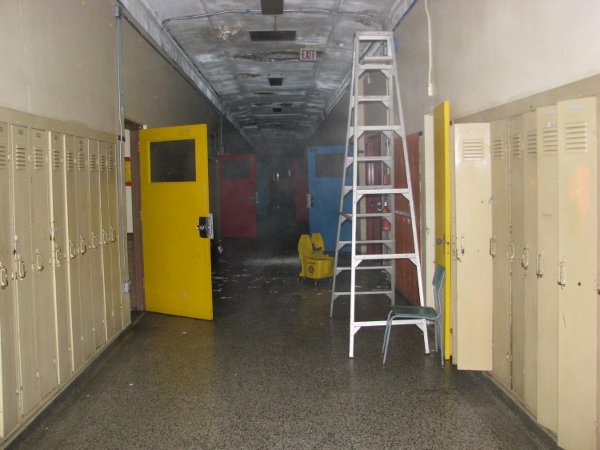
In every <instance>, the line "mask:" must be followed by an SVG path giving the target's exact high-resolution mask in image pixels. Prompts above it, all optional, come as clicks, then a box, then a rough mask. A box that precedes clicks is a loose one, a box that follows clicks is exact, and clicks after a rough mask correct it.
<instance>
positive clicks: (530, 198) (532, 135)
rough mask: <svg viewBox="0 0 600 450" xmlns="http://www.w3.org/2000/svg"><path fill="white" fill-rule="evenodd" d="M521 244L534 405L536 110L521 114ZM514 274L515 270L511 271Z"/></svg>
mask: <svg viewBox="0 0 600 450" xmlns="http://www.w3.org/2000/svg"><path fill="white" fill-rule="evenodd" d="M523 139H524V142H523V247H522V248H520V249H519V253H520V267H519V268H518V271H519V276H520V277H521V278H522V279H523V293H524V295H523V306H524V325H525V329H524V335H523V337H524V344H525V347H524V366H523V384H524V391H523V400H524V402H525V406H526V407H527V408H528V409H529V410H530V411H532V412H533V413H535V411H536V409H537V406H536V404H537V274H536V255H537V196H538V190H537V148H538V147H537V128H536V113H535V112H529V113H525V114H523ZM513 277H514V274H513Z"/></svg>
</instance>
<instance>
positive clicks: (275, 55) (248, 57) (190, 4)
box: [124, 0, 414, 153]
mask: <svg viewBox="0 0 600 450" xmlns="http://www.w3.org/2000/svg"><path fill="white" fill-rule="evenodd" d="M138 2H139V3H141V4H142V5H144V6H145V7H146V8H147V9H148V10H149V12H150V14H151V16H152V17H155V18H156V19H157V20H158V21H159V23H160V33H159V39H160V45H162V46H163V48H164V47H165V45H164V43H165V41H167V40H168V41H170V42H171V43H174V44H175V45H174V47H175V48H176V49H177V47H178V49H177V50H178V51H180V52H181V53H183V55H182V56H183V58H184V59H185V60H187V61H188V63H191V65H192V67H193V70H195V71H197V72H199V73H198V75H199V77H198V78H199V80H200V81H199V83H200V84H205V86H201V87H202V89H203V90H204V91H206V92H209V93H210V95H209V98H210V99H211V100H212V101H213V102H214V103H215V104H217V106H218V107H219V108H220V109H221V110H222V111H223V112H224V113H225V114H226V115H227V117H228V118H229V119H230V120H231V121H232V123H233V124H234V125H235V126H236V127H238V129H240V131H241V132H242V134H243V135H244V136H246V138H247V139H248V140H249V141H250V143H251V144H252V145H253V146H254V147H255V149H256V150H258V151H260V150H261V149H267V148H268V149H269V151H271V152H272V151H277V152H283V153H287V152H291V151H295V150H299V149H302V148H304V146H305V144H306V140H307V139H308V138H309V137H310V136H311V134H312V133H313V132H314V131H315V130H316V128H317V127H318V125H319V124H320V123H321V121H322V120H323V119H324V117H325V116H326V114H327V113H328V112H329V111H330V110H331V108H333V106H334V105H335V104H336V103H337V101H338V100H339V98H340V97H341V96H342V95H343V92H344V90H345V89H344V88H345V86H346V84H347V81H348V78H349V74H350V70H351V65H352V44H353V36H354V33H355V32H357V31H364V30H382V29H393V28H394V27H395V25H397V23H398V22H399V21H400V20H401V18H402V17H403V15H404V14H405V13H406V11H407V10H408V9H410V6H412V3H414V0H413V1H410V0H285V2H284V12H283V14H282V15H263V14H262V13H261V2H260V0H237V1H231V0H138ZM124 3H132V2H124ZM138 6H139V5H138ZM274 29H277V30H293V31H296V33H297V37H296V40H295V41H280V42H274V41H268V42H255V41H251V40H250V33H249V32H250V31H259V30H264V31H268V30H274ZM303 48H310V49H315V50H316V54H317V59H316V61H314V62H312V61H300V50H301V49H303ZM269 76H271V77H273V76H275V77H277V76H281V77H283V83H282V85H281V86H271V85H270V83H269Z"/></svg>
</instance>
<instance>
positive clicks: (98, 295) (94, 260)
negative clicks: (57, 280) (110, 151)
mask: <svg viewBox="0 0 600 450" xmlns="http://www.w3.org/2000/svg"><path fill="white" fill-rule="evenodd" d="M101 144H102V143H100V142H98V141H96V140H90V141H89V147H88V161H89V164H88V168H89V177H90V178H89V180H90V197H89V198H90V202H89V208H90V234H89V236H88V237H89V246H88V251H89V258H90V269H91V272H90V282H91V289H90V291H91V297H92V310H93V314H92V316H93V330H94V344H95V348H100V347H101V346H102V345H103V344H104V343H105V342H106V320H105V319H104V315H105V314H106V310H105V307H104V286H103V283H104V278H103V274H102V250H101V246H100V236H101V234H102V230H101V226H100V225H101V223H100V203H101V201H100V163H99V147H98V146H99V145H101Z"/></svg>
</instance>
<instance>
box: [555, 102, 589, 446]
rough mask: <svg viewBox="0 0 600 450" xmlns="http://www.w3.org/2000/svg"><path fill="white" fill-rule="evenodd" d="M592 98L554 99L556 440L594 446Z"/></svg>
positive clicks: (562, 442) (575, 444)
mask: <svg viewBox="0 0 600 450" xmlns="http://www.w3.org/2000/svg"><path fill="white" fill-rule="evenodd" d="M596 132H597V130H596V98H595V97H592V98H583V99H578V100H570V101H564V102H560V103H558V210H559V211H560V214H559V217H558V233H559V238H558V246H559V252H558V253H559V269H558V272H559V273H558V283H559V284H560V289H559V297H558V298H559V300H558V444H559V445H560V446H561V447H564V448H596V431H595V428H596V389H597V386H596V383H597V379H596V373H597V372H596V364H597V361H596V357H597V354H596V340H597V335H596V332H597V327H598V323H597V322H598V318H597V298H596V289H597V287H596V282H597V281H596V274H597V271H596V270H597V269H596V263H597V261H598V235H597V231H598V225H597V224H598V211H597V204H598V203H597V198H598V184H597V173H596V169H597V165H596V164H597V156H596V153H597V141H596Z"/></svg>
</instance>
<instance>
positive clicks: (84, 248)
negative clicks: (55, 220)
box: [79, 236, 87, 255]
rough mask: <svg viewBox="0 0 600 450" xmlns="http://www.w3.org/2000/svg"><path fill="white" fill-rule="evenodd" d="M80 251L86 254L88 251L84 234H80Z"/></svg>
mask: <svg viewBox="0 0 600 450" xmlns="http://www.w3.org/2000/svg"><path fill="white" fill-rule="evenodd" d="M79 253H81V254H82V255H85V254H86V253H87V245H86V243H85V238H84V237H83V236H79Z"/></svg>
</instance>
